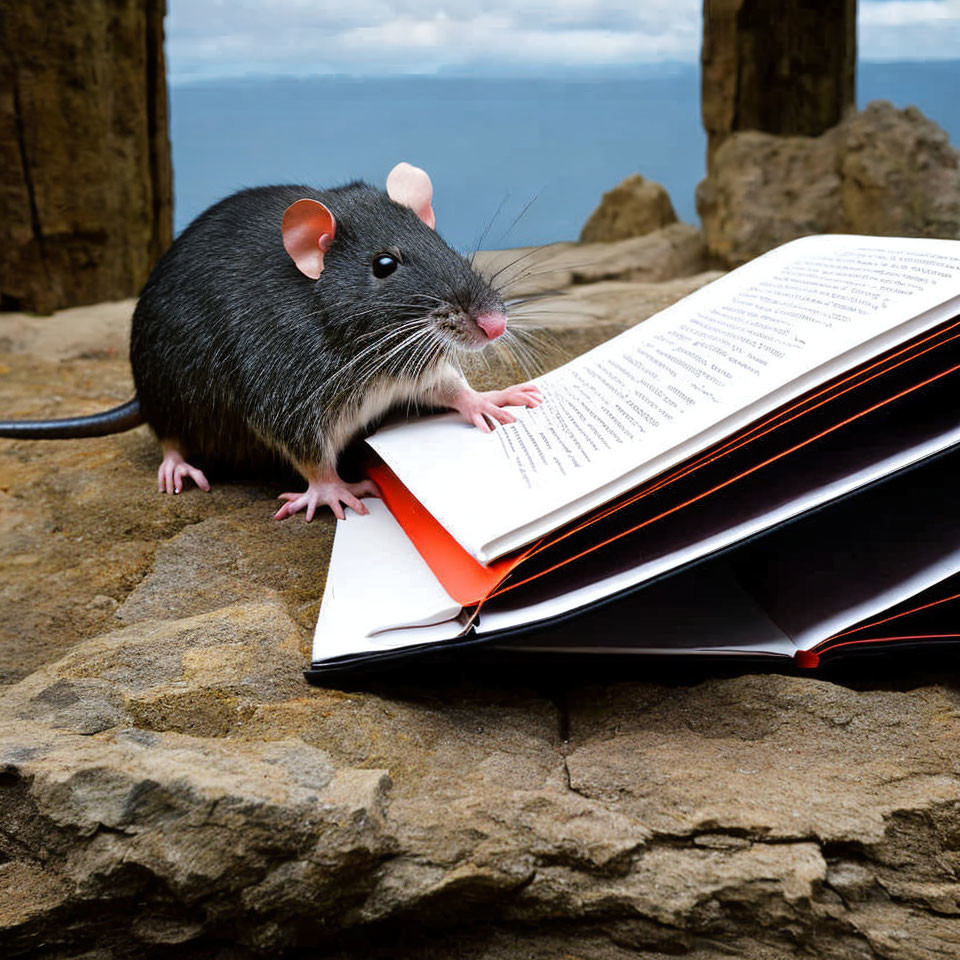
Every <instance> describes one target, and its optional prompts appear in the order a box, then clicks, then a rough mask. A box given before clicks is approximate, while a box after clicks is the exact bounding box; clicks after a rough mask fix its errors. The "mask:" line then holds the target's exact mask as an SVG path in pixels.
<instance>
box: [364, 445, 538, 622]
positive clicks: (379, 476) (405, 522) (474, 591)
mask: <svg viewBox="0 0 960 960" xmlns="http://www.w3.org/2000/svg"><path fill="white" fill-rule="evenodd" d="M367 474H368V475H369V477H370V478H371V479H372V480H373V481H374V482H375V483H376V484H377V486H378V487H379V488H380V493H381V495H382V497H383V502H384V503H385V504H386V505H387V509H388V510H389V511H390V512H391V513H392V514H393V516H394V518H395V519H396V521H397V523H399V524H400V526H401V527H403V531H404V533H406V535H407V536H408V537H409V538H410V542H411V543H412V544H413V545H414V547H416V549H417V553H419V554H420V556H421V557H423V559H424V561H425V562H426V564H427V566H428V567H430V569H431V570H432V571H433V574H434V576H435V577H436V578H437V579H438V580H439V581H440V583H441V584H442V585H443V588H444V589H445V590H446V591H447V593H449V594H450V597H451V599H453V600H455V601H456V602H457V603H459V604H460V605H461V606H463V607H471V606H474V605H476V604H478V603H480V602H481V601H483V600H485V599H486V598H487V597H488V596H489V595H490V594H491V593H492V592H493V590H494V589H496V587H497V586H498V585H499V584H500V582H501V581H502V580H503V579H504V577H506V576H507V574H509V573H510V571H511V570H513V569H514V567H516V566H517V565H518V564H519V563H520V561H521V560H522V559H523V553H518V554H516V555H513V556H507V557H501V558H500V559H498V560H495V561H494V562H493V563H492V564H490V566H484V565H483V564H482V563H480V562H479V561H478V560H476V559H475V558H474V557H472V556H471V555H470V554H469V553H467V551H466V550H464V549H463V547H461V546H460V544H459V543H457V541H456V540H454V538H453V537H452V536H451V535H450V534H449V533H448V532H447V531H446V530H445V529H444V527H443V526H441V524H440V522H439V521H438V520H437V519H436V518H435V517H434V516H433V515H432V514H431V513H430V512H429V511H428V510H427V509H426V507H424V506H423V504H422V503H420V501H419V500H417V498H416V497H414V495H413V494H412V493H411V492H410V491H409V490H408V489H407V488H406V487H405V486H404V484H403V482H402V481H401V480H400V479H399V477H397V475H396V474H395V473H394V472H393V471H392V470H391V469H390V468H389V467H388V466H387V465H386V464H385V463H382V462H380V463H374V464H371V465H370V466H369V467H368V468H367Z"/></svg>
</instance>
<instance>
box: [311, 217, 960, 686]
mask: <svg viewBox="0 0 960 960" xmlns="http://www.w3.org/2000/svg"><path fill="white" fill-rule="evenodd" d="M536 382H537V384H538V385H539V386H540V388H541V390H542V393H543V396H544V402H543V403H542V405H541V406H539V407H536V408H534V409H530V410H527V409H521V410H516V411H514V412H516V414H517V422H516V423H514V424H509V425H507V426H500V427H498V428H497V429H496V430H495V431H493V433H490V434H483V433H481V432H480V431H478V430H476V429H474V428H471V427H468V426H467V425H466V424H464V423H462V422H460V421H459V420H458V419H457V418H456V417H455V416H454V415H453V414H445V415H438V416H431V417H424V418H420V419H417V420H414V421H410V422H405V423H400V424H395V425H391V426H388V427H386V428H384V429H381V430H380V431H379V432H377V433H376V434H374V435H373V436H372V437H370V438H368V440H367V443H368V445H369V447H370V448H371V465H370V468H369V469H370V474H371V476H373V477H374V479H375V480H376V481H377V483H378V484H379V485H380V488H381V490H382V491H383V500H382V501H372V500H368V501H366V502H367V505H368V506H369V507H370V514H369V516H364V517H358V516H351V517H350V518H349V519H348V520H347V521H345V522H343V523H340V524H338V526H337V533H336V538H335V542H334V548H333V554H332V557H331V563H330V571H329V575H328V579H327V585H326V589H325V591H324V595H323V602H322V606H321V611H320V617H319V621H318V623H317V630H316V637H315V645H314V655H313V664H312V667H311V669H310V670H309V671H308V672H307V676H308V678H309V679H312V680H316V681H318V682H322V681H323V680H324V679H325V678H326V677H327V676H329V675H330V674H332V673H335V672H337V671H343V670H354V669H357V668H358V667H367V666H371V665H376V664H380V665H386V664H390V663H393V662H395V661H397V660H400V659H406V658H410V657H415V656H422V655H424V654H430V655H431V656H435V655H439V654H441V653H442V654H443V655H451V654H455V652H456V651H458V650H460V649H461V648H465V647H469V648H479V647H481V646H482V647H483V648H484V649H489V650H496V651H499V652H500V653H501V654H504V653H508V652H514V653H516V652H522V653H523V654H524V655H530V654H533V653H536V652H545V653H546V652H550V653H554V654H556V653H558V652H559V653H566V654H577V655H598V654H610V653H616V654H620V655H634V654H641V653H656V654H682V655H691V654H697V655H704V654H710V655H722V656H748V655H749V656H758V657H766V658H770V657H773V658H787V657H793V658H796V659H797V660H798V662H799V663H800V664H802V665H806V666H814V665H816V663H817V662H818V660H819V658H820V657H822V656H825V655H832V654H837V653H840V652H850V651H854V650H859V649H868V648H871V647H873V648H876V647H878V646H879V645H882V644H891V643H895V642H901V643H908V642H918V641H921V640H922V641H923V642H930V641H931V640H941V639H950V638H952V637H958V638H960V509H958V508H960V503H958V502H956V501H957V497H958V495H957V494H956V493H955V492H954V491H956V490H957V489H958V488H960V484H958V478H960V241H953V240H920V239H893V238H875V237H854V236H822V237H808V238H805V239H802V240H796V241H794V242H792V243H788V244H786V245H785V246H783V247H780V248H778V249H776V250H774V251H772V252H770V253H768V254H766V255H764V256H763V257H760V258H758V259H757V260H754V261H752V262H751V263H748V264H747V265H745V266H743V267H740V268H739V269H737V270H734V271H733V272H731V273H729V274H727V275H726V276H724V277H722V278H720V279H719V280H716V281H714V282H713V283H711V284H710V285H709V286H706V287H703V288H702V289H700V290H698V291H697V292H695V293H694V294H692V295H691V296H689V297H686V298H685V299H684V300H681V301H680V302H679V303H676V304H674V305H673V306H671V307H669V308H668V309H666V310H664V311H662V312H661V313H659V314H657V315H656V316H654V317H651V318H650V319H649V320H646V321H645V322H643V323H641V324H638V325H637V326H635V327H632V328H631V329H629V330H627V331H626V332H624V333H623V334H621V335H619V336H617V337H615V338H614V339H612V340H609V341H608V342H606V343H603V344H601V345H600V346H599V347H597V348H595V349H594V350H591V351H590V352H589V353H586V354H584V355H583V356H581V357H578V358H577V359H575V360H573V361H571V362H570V363H567V364H565V365H564V366H562V367H559V368H558V369H556V370H553V371H552V372H550V373H548V374H546V375H545V376H542V377H540V378H538V380H537V381H536Z"/></svg>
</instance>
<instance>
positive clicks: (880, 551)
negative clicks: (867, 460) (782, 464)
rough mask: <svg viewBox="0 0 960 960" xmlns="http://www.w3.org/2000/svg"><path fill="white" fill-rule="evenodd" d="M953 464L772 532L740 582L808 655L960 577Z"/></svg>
mask: <svg viewBox="0 0 960 960" xmlns="http://www.w3.org/2000/svg"><path fill="white" fill-rule="evenodd" d="M958 466H960V461H958V457H956V456H951V457H948V458H946V459H943V460H940V461H937V462H936V463H932V464H930V465H929V466H924V467H922V468H920V469H918V470H916V471H914V472H913V473H910V474H908V475H906V476H903V477H897V478H895V479H893V480H891V481H890V482H889V483H886V484H883V485H882V486H881V487H879V488H877V489H875V490H871V491H869V492H868V493H866V494H864V495H863V496H862V497H855V498H853V499H852V500H850V501H848V502H847V503H845V504H842V505H838V506H837V507H834V508H832V509H830V510H827V511H825V512H823V513H821V514H819V515H818V516H815V517H810V518H808V519H805V520H804V521H802V522H801V523H798V524H797V525H795V526H794V527H791V528H789V529H786V530H782V531H778V532H777V533H775V534H774V535H773V536H772V537H771V538H769V539H768V540H767V541H766V542H765V543H764V544H763V545H762V548H761V549H760V550H759V551H758V552H757V553H756V555H755V556H753V557H752V558H751V559H750V560H749V561H748V562H745V563H743V564H742V569H741V570H740V572H741V579H742V580H743V582H744V585H745V586H746V588H747V589H748V590H750V592H751V593H752V594H753V595H754V596H755V597H756V598H757V601H758V602H759V603H761V604H762V606H763V607H764V608H765V609H766V610H767V611H768V612H769V613H770V615H771V616H772V617H773V619H774V620H776V622H777V623H778V624H779V625H780V626H781V627H782V628H783V629H784V631H785V632H786V633H787V634H788V635H789V636H790V637H791V638H792V639H793V641H794V643H796V644H797V646H798V647H800V648H801V649H804V650H809V649H811V648H813V647H815V646H817V644H819V643H820V642H822V641H823V640H826V639H827V638H828V637H831V636H833V635H834V634H836V633H840V632H841V631H843V630H847V629H849V628H850V627H852V626H854V625H855V624H857V623H859V622H861V621H863V620H867V619H870V618H872V617H875V616H878V615H880V614H881V613H882V612H883V611H884V610H889V609H890V608H891V607H895V606H897V605H898V604H900V603H902V602H903V601H905V600H908V599H909V598H910V597H913V596H916V595H917V594H919V593H922V592H923V591H924V590H927V589H929V588H930V587H932V586H933V585H934V584H936V583H939V582H940V581H942V580H946V579H947V578H949V577H952V576H954V575H955V574H957V573H958V572H960V489H958V487H957V483H956V476H957V469H958Z"/></svg>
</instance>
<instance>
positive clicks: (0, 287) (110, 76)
mask: <svg viewBox="0 0 960 960" xmlns="http://www.w3.org/2000/svg"><path fill="white" fill-rule="evenodd" d="M164 12H165V3H164V0H148V2H146V3H141V2H136V0H88V2H85V3H83V4H76V3H71V2H68V0H25V2H21V3H13V4H5V5H4V9H3V14H2V16H0V308H4V309H22V310H31V311H38V312H49V311H51V310H53V309H55V308H58V307H66V306H71V305H75V304H83V303H94V302H98V301H101V300H118V299H121V298H123V297H129V296H131V295H133V294H135V293H138V292H139V290H140V288H141V287H142V286H143V284H144V282H145V281H146V278H147V275H148V273H149V271H150V269H151V267H152V266H153V264H154V262H155V261H156V259H157V258H158V257H159V256H160V254H161V253H163V251H164V250H165V249H166V247H167V245H168V244H169V243H170V239H171V235H172V234H171V231H172V209H173V208H172V177H171V169H170V144H169V140H168V136H167V86H166V79H165V74H164V57H163V17H164Z"/></svg>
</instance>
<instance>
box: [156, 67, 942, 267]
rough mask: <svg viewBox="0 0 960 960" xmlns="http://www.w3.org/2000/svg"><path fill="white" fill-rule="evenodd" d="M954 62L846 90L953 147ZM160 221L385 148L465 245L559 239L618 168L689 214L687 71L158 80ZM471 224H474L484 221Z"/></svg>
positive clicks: (695, 75)
mask: <svg viewBox="0 0 960 960" xmlns="http://www.w3.org/2000/svg"><path fill="white" fill-rule="evenodd" d="M958 88H960V61H933V62H929V63H923V62H905V63H890V64H882V63H864V64H861V65H860V70H859V76H858V96H857V99H858V102H859V104H860V105H861V106H862V105H863V104H865V103H867V102H869V101H870V100H873V99H878V98H882V99H888V100H892V101H893V102H894V103H895V104H896V105H897V106H901V107H902V106H907V105H908V104H915V105H916V106H919V107H920V108H921V109H922V110H923V111H924V113H926V114H927V116H929V117H931V118H932V119H933V120H935V121H936V122H937V123H939V124H940V125H941V126H943V127H944V128H945V129H946V130H947V132H948V133H949V134H950V137H951V140H952V142H953V143H954V144H955V145H960V98H957V97H956V95H955V91H956V90H957V89H958ZM170 109H171V136H172V141H173V164H174V197H175V227H176V230H177V231H178V232H179V231H180V230H182V229H183V228H184V227H185V226H186V225H187V224H188V223H189V222H190V221H191V220H192V219H193V218H194V217H195V216H196V215H197V214H198V213H200V212H201V211H202V210H203V209H205V208H206V207H207V206H209V205H210V204H211V203H213V202H214V201H216V200H218V199H220V198H221V197H223V196H226V195H227V194H229V193H232V192H233V191H234V190H237V189H239V188H240V187H245V186H257V185H261V184H268V183H291V182H298V183H309V184H314V185H317V186H332V185H335V184H339V183H344V182H347V181H349V180H352V179H355V178H359V179H365V180H368V181H369V182H371V183H374V184H382V183H383V181H384V178H385V177H386V174H387V172H388V171H389V170H390V168H391V167H392V166H393V165H394V164H395V163H396V162H397V161H399V160H407V161H409V162H411V163H414V164H416V165H418V166H421V167H424V168H425V169H426V170H427V171H429V173H430V175H431V177H432V178H433V183H434V189H435V195H434V209H435V210H436V214H437V227H438V229H439V230H440V232H441V233H442V234H443V235H444V236H445V237H446V239H447V240H448V241H449V242H451V243H452V244H453V245H455V246H457V247H459V248H461V249H465V250H469V249H473V248H474V247H476V246H477V245H478V243H479V242H480V241H481V238H482V244H483V246H485V247H503V246H511V247H514V246H523V245H527V244H541V243H549V242H552V241H556V240H575V239H576V238H577V235H578V234H579V232H580V228H581V227H582V226H583V223H584V222H585V221H586V219H587V217H588V216H589V215H590V213H591V211H592V210H593V209H594V208H595V207H596V205H597V203H598V202H599V200H600V198H601V196H602V194H603V192H604V191H605V190H609V189H610V188H611V187H612V186H614V185H615V184H617V183H619V182H620V180H622V179H623V178H624V177H626V176H628V175H629V174H631V173H634V172H639V173H642V174H643V175H644V176H645V177H650V178H651V179H653V180H657V181H659V182H660V183H662V184H663V185H664V186H665V187H666V188H667V190H668V191H669V192H670V196H671V198H672V199H673V203H674V206H675V207H676V210H677V215H678V216H679V217H680V219H682V220H686V221H688V222H690V223H697V215H696V208H695V205H694V190H695V188H696V185H697V183H698V182H699V181H700V180H701V179H702V177H703V175H704V155H705V150H706V138H705V135H704V132H703V126H702V122H701V118H700V75H699V71H698V70H697V69H696V67H694V66H692V65H680V64H668V65H664V66H661V67H656V68H650V69H648V70H645V71H643V72H642V74H641V75H638V76H632V77H593V78H590V77H579V78H576V79H571V78H559V77H530V78H519V79H498V78H486V77H469V78H466V77H460V78H456V77H377V78H361V79H357V78H346V77H312V78H306V79H292V78H251V79H244V80H222V81H204V82H202V83H194V84H188V85H174V86H173V87H172V89H171V99H170ZM484 230H486V234H485V235H483V234H484Z"/></svg>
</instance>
